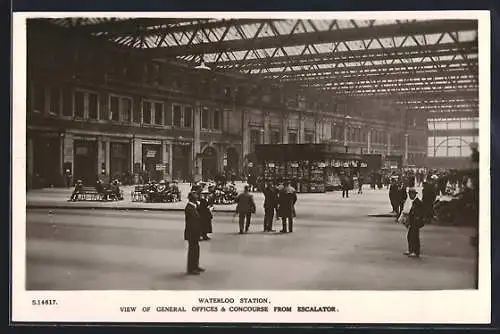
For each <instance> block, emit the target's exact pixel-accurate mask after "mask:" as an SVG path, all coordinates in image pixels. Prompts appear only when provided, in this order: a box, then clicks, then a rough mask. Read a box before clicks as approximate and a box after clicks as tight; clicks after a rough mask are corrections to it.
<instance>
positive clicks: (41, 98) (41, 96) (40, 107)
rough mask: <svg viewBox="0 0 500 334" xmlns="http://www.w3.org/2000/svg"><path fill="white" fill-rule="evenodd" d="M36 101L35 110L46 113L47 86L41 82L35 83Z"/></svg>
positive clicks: (34, 103)
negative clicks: (40, 83)
mask: <svg viewBox="0 0 500 334" xmlns="http://www.w3.org/2000/svg"><path fill="white" fill-rule="evenodd" d="M33 90H34V97H35V98H34V101H33V106H34V107H33V111H34V112H39V113H44V112H45V87H43V86H42V85H39V84H35V85H34V89H33Z"/></svg>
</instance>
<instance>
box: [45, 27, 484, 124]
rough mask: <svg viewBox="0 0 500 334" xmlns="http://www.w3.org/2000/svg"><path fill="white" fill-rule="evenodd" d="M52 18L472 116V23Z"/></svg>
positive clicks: (178, 54)
mask: <svg viewBox="0 0 500 334" xmlns="http://www.w3.org/2000/svg"><path fill="white" fill-rule="evenodd" d="M50 21H51V22H52V23H54V24H57V25H60V26H63V27H66V28H68V29H75V30H79V31H82V32H85V33H88V34H90V35H94V36H98V37H99V38H102V39H106V40H107V41H110V42H112V43H114V44H117V45H120V46H123V47H128V48H132V49H134V50H136V51H139V52H141V53H142V54H143V55H145V56H148V57H150V58H151V59H164V60H174V59H175V60H179V61H183V62H188V63H192V65H193V66H196V65H198V64H199V63H200V62H201V61H204V62H205V63H206V65H208V66H209V67H210V68H212V69H213V70H215V71H219V72H238V73H242V74H245V75H249V76H253V77H258V78H263V79H267V80H273V81H276V82H280V83H281V84H289V85H294V86H298V87H303V88H307V89H314V90H316V91H320V92H324V93H325V94H328V95H331V96H332V97H334V98H335V97H346V96H348V97H365V96H370V97H377V98H388V99H391V100H393V101H395V103H399V104H404V105H405V106H406V107H407V108H410V109H412V110H422V111H428V112H430V113H435V112H440V113H441V112H442V113H443V115H445V114H448V115H450V116H452V114H453V113H457V114H459V116H460V117H463V116H464V115H470V116H477V114H478V35H477V29H478V27H477V21H475V20H308V19H303V20H300V19H277V20H275V19H210V18H199V19H195V18H186V19H179V18H119V19H113V18H59V19H50Z"/></svg>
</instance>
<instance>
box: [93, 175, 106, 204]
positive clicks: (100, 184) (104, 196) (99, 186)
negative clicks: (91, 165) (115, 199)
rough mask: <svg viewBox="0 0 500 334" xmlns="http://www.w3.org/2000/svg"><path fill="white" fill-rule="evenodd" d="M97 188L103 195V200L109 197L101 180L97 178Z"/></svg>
mask: <svg viewBox="0 0 500 334" xmlns="http://www.w3.org/2000/svg"><path fill="white" fill-rule="evenodd" d="M95 189H96V190H97V193H98V194H99V195H101V197H102V200H103V201H104V200H107V199H108V193H107V191H106V188H105V187H104V184H102V181H101V180H97V183H96V186H95Z"/></svg>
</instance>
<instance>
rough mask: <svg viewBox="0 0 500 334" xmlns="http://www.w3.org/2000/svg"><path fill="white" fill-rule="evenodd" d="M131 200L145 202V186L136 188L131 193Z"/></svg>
mask: <svg viewBox="0 0 500 334" xmlns="http://www.w3.org/2000/svg"><path fill="white" fill-rule="evenodd" d="M130 198H132V202H142V201H144V185H138V186H135V187H134V190H132V191H131V193H130Z"/></svg>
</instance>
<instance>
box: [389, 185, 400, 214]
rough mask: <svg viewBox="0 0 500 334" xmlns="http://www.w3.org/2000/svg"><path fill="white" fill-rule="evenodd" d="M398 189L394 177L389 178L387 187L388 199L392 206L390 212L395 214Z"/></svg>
mask: <svg viewBox="0 0 500 334" xmlns="http://www.w3.org/2000/svg"><path fill="white" fill-rule="evenodd" d="M399 197H400V194H399V190H398V185H397V183H396V179H392V180H391V186H390V187H389V200H390V202H391V206H392V212H393V213H395V214H396V215H398V214H399V204H400V203H399Z"/></svg>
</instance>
